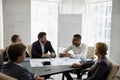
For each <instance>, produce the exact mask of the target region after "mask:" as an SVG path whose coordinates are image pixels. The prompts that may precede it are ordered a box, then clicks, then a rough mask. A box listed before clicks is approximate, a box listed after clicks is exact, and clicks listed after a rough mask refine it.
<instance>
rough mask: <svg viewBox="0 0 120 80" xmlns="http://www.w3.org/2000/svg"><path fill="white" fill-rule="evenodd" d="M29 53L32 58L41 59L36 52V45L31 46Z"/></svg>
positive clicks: (39, 54)
mask: <svg viewBox="0 0 120 80" xmlns="http://www.w3.org/2000/svg"><path fill="white" fill-rule="evenodd" d="M31 53H32V57H33V58H42V53H38V52H37V45H36V44H34V43H33V44H32V50H31Z"/></svg>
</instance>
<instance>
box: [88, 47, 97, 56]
mask: <svg viewBox="0 0 120 80" xmlns="http://www.w3.org/2000/svg"><path fill="white" fill-rule="evenodd" d="M94 51H95V50H94V47H93V46H90V47H88V49H87V58H93V57H94V56H95V54H94Z"/></svg>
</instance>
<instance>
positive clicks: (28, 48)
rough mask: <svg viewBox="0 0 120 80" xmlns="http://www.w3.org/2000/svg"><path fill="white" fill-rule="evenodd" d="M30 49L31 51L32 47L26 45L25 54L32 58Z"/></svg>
mask: <svg viewBox="0 0 120 80" xmlns="http://www.w3.org/2000/svg"><path fill="white" fill-rule="evenodd" d="M31 49H32V45H27V52H28V54H29V56H30V57H31V58H32V54H31Z"/></svg>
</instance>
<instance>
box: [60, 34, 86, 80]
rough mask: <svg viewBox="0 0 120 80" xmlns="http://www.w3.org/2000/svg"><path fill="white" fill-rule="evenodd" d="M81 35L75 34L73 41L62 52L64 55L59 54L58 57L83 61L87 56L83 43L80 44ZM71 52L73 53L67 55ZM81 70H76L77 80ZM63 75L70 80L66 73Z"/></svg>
mask: <svg viewBox="0 0 120 80" xmlns="http://www.w3.org/2000/svg"><path fill="white" fill-rule="evenodd" d="M81 39H82V38H81V35H79V34H75V35H73V40H72V45H71V46H69V47H68V48H66V49H65V50H64V53H59V56H60V57H73V58H79V59H81V60H85V59H86V55H87V45H85V44H84V43H81ZM70 50H72V51H73V53H69V52H68V51H70ZM81 70H82V69H80V70H77V71H76V74H77V78H78V79H80V78H81V76H80V72H81ZM63 75H65V76H66V77H67V76H68V77H67V79H68V80H71V79H72V78H71V77H69V75H68V74H67V73H64V74H63Z"/></svg>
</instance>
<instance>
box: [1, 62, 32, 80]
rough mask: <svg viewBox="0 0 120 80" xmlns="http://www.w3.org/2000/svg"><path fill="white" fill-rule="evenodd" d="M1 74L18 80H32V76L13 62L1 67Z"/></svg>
mask: <svg viewBox="0 0 120 80" xmlns="http://www.w3.org/2000/svg"><path fill="white" fill-rule="evenodd" d="M1 72H2V73H4V74H6V75H9V76H11V77H14V78H16V79H18V80H34V74H33V73H31V72H29V71H28V70H27V69H25V68H23V67H22V66H19V65H17V64H15V63H13V62H8V63H7V64H5V65H3V66H2V68H1Z"/></svg>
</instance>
